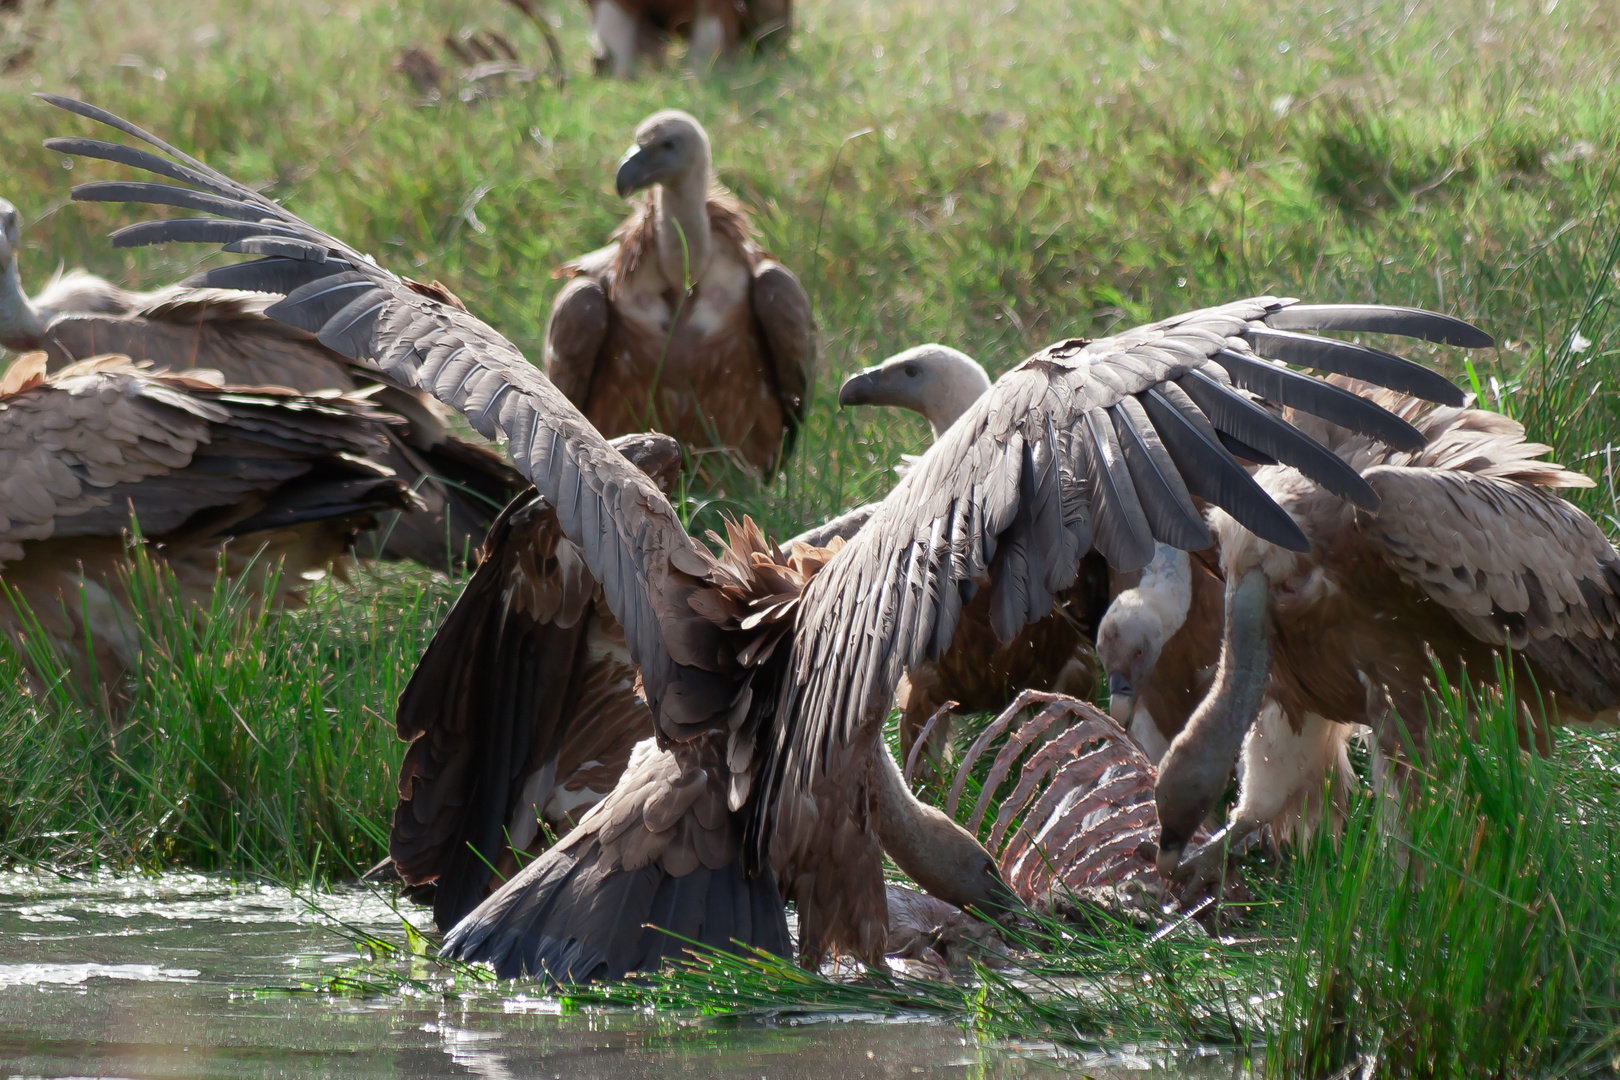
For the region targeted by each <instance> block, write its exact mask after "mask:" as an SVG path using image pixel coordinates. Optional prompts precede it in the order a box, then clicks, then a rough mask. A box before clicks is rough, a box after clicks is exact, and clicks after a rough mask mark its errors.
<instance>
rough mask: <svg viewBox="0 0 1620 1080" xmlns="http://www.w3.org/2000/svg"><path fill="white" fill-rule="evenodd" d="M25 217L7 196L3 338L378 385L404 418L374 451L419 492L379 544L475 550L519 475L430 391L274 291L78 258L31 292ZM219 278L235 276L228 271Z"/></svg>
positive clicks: (263, 377) (0, 281)
mask: <svg viewBox="0 0 1620 1080" xmlns="http://www.w3.org/2000/svg"><path fill="white" fill-rule="evenodd" d="M124 186H125V185H122V184H118V183H111V184H101V185H90V186H89V190H87V191H86V192H85V193H84V196H83V197H84V198H89V199H103V200H105V199H113V198H122V191H123V188H124ZM19 228H20V220H19V218H18V215H17V211H16V209H15V208H14V207H13V206H12V205H11V204H10V203H8V202H6V201H5V200H3V199H0V260H3V263H4V270H3V276H0V345H5V346H6V347H7V348H12V349H43V350H44V351H45V352H46V353H48V354H49V356H50V368H51V370H53V371H54V370H56V369H58V368H61V367H63V366H64V365H67V364H71V363H73V362H75V361H77V360H86V359H89V358H91V357H94V356H102V355H105V354H108V353H118V354H122V355H125V356H132V357H134V358H136V359H137V360H150V361H151V362H153V363H154V364H157V365H159V366H161V367H166V368H169V369H170V370H175V371H179V370H184V369H189V368H204V369H207V370H210V371H217V372H219V373H220V374H222V375H223V376H224V377H225V381H226V383H227V384H228V385H231V386H283V387H288V388H290V389H293V390H297V391H299V392H301V393H306V394H308V393H315V392H317V391H326V390H337V391H342V392H348V391H352V390H357V389H361V388H372V389H371V393H372V395H373V400H374V401H375V402H376V403H377V404H378V405H379V406H381V407H382V408H383V409H385V410H387V411H388V412H390V413H392V414H394V416H396V417H398V418H400V419H401V420H402V421H403V423H396V424H394V425H392V426H391V427H389V428H388V429H387V431H386V434H385V436H384V439H383V442H382V443H381V444H379V445H378V446H377V447H376V448H375V450H374V452H373V455H374V456H373V459H374V460H375V461H376V462H378V463H379V464H381V465H384V466H386V467H387V468H389V469H392V470H393V471H394V475H396V476H398V477H399V478H400V479H402V480H404V481H405V483H406V484H408V485H409V486H410V487H411V489H412V490H413V491H415V492H416V494H417V496H418V497H419V501H418V503H417V504H416V508H414V509H409V510H396V511H390V512H388V513H386V514H381V515H379V524H378V529H377V535H376V543H377V544H378V545H379V546H380V551H381V553H382V554H384V555H387V556H388V557H391V558H409V559H415V560H416V561H418V562H421V563H424V564H426V565H428V566H432V567H435V568H437V569H448V568H449V566H450V564H451V563H452V562H453V561H458V560H460V559H463V558H466V557H468V556H470V555H471V554H473V553H474V552H475V551H477V549H478V546H479V544H480V543H482V542H483V537H484V530H485V529H487V528H488V527H489V523H490V522H491V521H493V520H494V518H495V514H496V513H497V512H498V511H499V509H500V508H501V507H502V506H503V505H505V504H506V502H507V501H508V500H509V499H510V498H511V497H512V496H513V495H514V494H516V492H517V490H518V488H520V487H521V486H522V482H521V478H520V477H518V476H517V474H516V473H515V472H514V471H513V470H512V468H511V466H509V465H508V464H507V463H506V462H505V461H504V460H502V458H501V457H500V455H499V454H497V453H494V452H493V451H491V450H490V449H489V448H488V447H486V446H483V445H481V444H479V443H476V442H473V441H471V440H469V439H465V438H463V437H461V436H459V435H456V434H454V433H453V432H451V431H450V430H449V429H448V427H447V422H448V421H449V419H450V418H449V415H448V414H447V412H446V410H445V409H444V407H443V406H442V405H440V404H439V403H438V402H437V401H435V400H434V399H433V398H432V397H430V396H429V395H426V394H423V393H421V392H419V391H409V390H405V389H403V388H401V387H398V386H395V385H392V384H390V383H387V382H386V381H385V382H383V383H382V385H381V386H378V385H377V382H378V380H377V375H376V373H375V372H366V371H364V370H362V369H360V368H359V367H358V366H357V365H356V364H355V363H354V362H353V361H352V360H349V359H348V358H346V357H343V356H339V355H338V354H337V353H334V352H332V351H331V350H330V349H327V348H325V347H324V346H322V345H321V344H320V343H319V342H318V341H316V340H315V339H314V336H313V335H311V334H306V333H303V332H302V331H299V330H295V329H293V328H292V327H289V326H284V325H282V324H281V323H277V322H275V321H273V320H270V319H266V318H265V317H264V309H265V308H266V307H268V306H269V305H270V304H272V303H274V302H275V299H276V298H275V297H274V296H266V295H264V294H261V293H254V292H244V291H239V290H236V289H234V288H221V287H202V288H198V287H191V286H189V285H180V286H175V287H173V288H167V289H159V290H157V291H156V292H149V293H135V292H130V291H128V290H125V289H121V288H119V287H118V286H116V285H114V284H112V283H111V282H109V281H106V280H105V279H103V278H99V277H96V276H95V275H93V274H89V273H86V272H85V271H83V270H73V271H70V272H68V273H67V274H63V275H58V276H57V277H56V278H55V279H53V280H52V281H51V282H50V283H49V284H48V285H47V286H46V287H45V288H44V289H43V290H42V291H41V292H40V293H39V295H37V296H35V297H33V298H30V297H28V296H27V295H26V294H25V293H24V292H23V290H22V283H21V280H20V278H19V275H18V271H17V246H18V241H19V239H20V236H19ZM215 280H217V281H220V282H222V283H223V284H225V285H231V284H234V283H232V282H230V281H229V276H228V275H221V276H219V277H218V278H216V279H215ZM445 295H446V298H447V299H448V298H449V297H448V294H445ZM366 546H367V545H365V544H362V548H364V547H366Z"/></svg>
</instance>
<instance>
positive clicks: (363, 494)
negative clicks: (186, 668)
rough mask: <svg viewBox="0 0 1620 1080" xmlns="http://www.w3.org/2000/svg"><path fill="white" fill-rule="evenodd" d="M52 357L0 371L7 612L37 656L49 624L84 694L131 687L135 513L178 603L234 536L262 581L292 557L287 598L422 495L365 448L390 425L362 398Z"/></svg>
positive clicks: (232, 560) (0, 500) (28, 358)
mask: <svg viewBox="0 0 1620 1080" xmlns="http://www.w3.org/2000/svg"><path fill="white" fill-rule="evenodd" d="M45 361H46V357H45V354H44V353H42V352H33V353H27V354H25V355H24V356H22V357H21V358H19V359H18V360H16V361H14V362H13V363H12V365H11V367H10V368H9V369H8V370H7V372H6V374H5V378H4V379H3V380H0V585H3V586H4V588H5V591H6V593H7V596H6V598H5V600H3V601H0V628H3V632H4V633H5V635H6V637H7V638H8V639H9V640H11V641H12V642H13V643H14V644H17V645H18V646H19V651H20V653H21V655H23V656H25V657H28V656H30V655H31V653H32V648H31V644H33V645H37V644H38V643H39V641H38V638H39V635H40V634H41V633H42V634H43V636H44V637H45V638H46V639H48V641H49V643H50V645H51V647H52V650H53V651H54V652H55V653H56V654H57V656H58V657H59V658H62V659H64V660H65V661H66V662H67V666H68V667H70V668H71V670H72V671H73V673H74V675H75V677H76V678H77V679H78V681H79V684H80V689H81V691H83V692H84V695H85V698H86V700H95V699H96V695H97V693H98V692H99V691H100V690H101V689H105V691H106V693H107V695H108V698H109V700H112V701H117V700H119V699H120V698H121V696H122V693H123V688H122V676H123V675H124V674H125V673H126V672H128V671H130V670H131V669H133V668H134V667H135V666H136V662H137V658H138V649H139V635H138V633H137V630H136V621H135V618H134V617H133V615H132V613H131V612H132V605H133V603H134V600H133V599H132V597H131V595H130V589H131V587H132V586H131V584H130V579H129V575H128V571H127V567H128V565H129V551H128V545H129V542H130V541H129V538H128V537H127V536H126V534H127V533H128V531H129V528H130V517H131V515H132V514H133V515H134V517H135V520H136V523H137V524H138V525H139V528H140V530H141V535H142V536H143V538H144V539H145V541H146V542H147V543H148V544H150V545H151V548H150V550H151V551H152V554H153V556H154V557H155V558H156V559H157V560H158V561H159V563H160V564H161V565H163V566H164V567H166V568H167V569H169V570H171V571H172V572H173V573H174V576H175V579H176V584H177V586H178V588H179V590H180V595H179V599H180V600H181V602H182V603H183V604H185V605H186V606H188V607H192V606H198V605H200V606H201V607H202V608H204V609H206V608H207V607H208V597H209V595H210V593H211V592H212V590H213V588H214V584H215V577H216V573H217V570H218V566H219V558H220V554H221V552H222V551H223V552H224V554H225V557H226V561H225V571H226V573H227V574H229V575H230V576H231V577H232V578H233V579H235V578H241V577H243V576H244V575H246V577H247V582H248V584H247V588H249V589H250V590H252V591H254V592H262V590H263V589H264V587H265V584H266V581H267V579H268V578H269V577H270V575H271V574H272V573H273V572H275V570H276V569H277V565H278V564H279V565H280V576H279V578H277V580H276V589H275V593H274V595H273V596H271V597H270V600H271V602H272V603H281V602H284V601H286V600H288V599H295V598H296V594H297V590H298V589H299V587H300V586H302V585H303V584H305V583H306V580H307V578H308V576H309V575H310V574H312V573H315V572H318V571H320V570H322V569H323V568H325V567H326V565H327V564H328V563H330V562H331V561H332V560H334V559H336V558H338V557H339V556H341V555H342V554H343V553H344V552H345V551H346V550H348V548H349V546H350V545H351V544H352V543H353V541H354V537H355V534H356V533H357V532H358V531H359V530H361V529H362V528H367V527H370V526H372V525H374V524H375V520H374V517H375V515H376V514H378V513H380V512H382V511H385V510H399V509H406V508H409V507H410V506H411V505H412V504H413V496H412V495H411V493H410V491H409V490H408V489H407V488H406V486H405V484H404V483H403V482H401V481H400V480H398V479H395V478H393V477H390V476H388V475H387V474H386V472H385V471H384V470H380V469H378V468H377V467H375V466H373V465H372V464H371V463H370V462H369V461H368V460H367V458H368V457H370V456H373V455H375V454H376V453H378V452H379V451H380V449H381V447H382V445H383V440H384V437H385V435H384V431H385V429H384V425H383V423H382V418H381V417H380V416H378V415H377V413H376V412H375V410H374V409H373V407H372V406H371V405H370V403H369V402H367V401H365V400H363V399H361V398H357V397H353V396H345V397H339V396H335V395H331V396H326V397H321V398H311V397H305V396H303V395H300V394H295V393H293V392H292V391H289V390H277V389H266V388H262V387H256V388H235V387H228V386H225V385H223V383H222V381H221V380H220V377H219V375H218V373H217V372H208V371H192V372H187V373H185V374H171V373H168V372H154V371H152V370H151V369H150V368H149V367H148V366H147V365H144V364H138V363H135V362H134V361H131V360H129V359H128V358H127V357H121V356H115V357H104V358H102V359H99V360H86V361H81V362H79V363H76V364H72V365H69V366H68V367H66V368H63V369H62V370H60V371H57V372H55V373H54V374H49V375H47V374H46V371H45V366H46V365H45ZM18 600H21V601H22V603H23V607H24V608H25V609H26V612H25V611H24V610H19V606H18V604H17V602H16V601H18ZM29 614H31V615H32V619H33V620H37V626H35V627H33V628H31V627H30V625H29V624H30V619H29ZM45 674H46V673H45V672H42V671H37V670H36V671H32V672H31V673H30V678H31V679H32V680H35V681H36V683H37V680H38V679H39V678H40V677H42V676H44V675H45ZM97 683H99V684H100V686H99V687H98V686H97V685H96V684H97ZM40 688H41V687H40V686H39V685H36V686H35V689H36V690H38V689H40Z"/></svg>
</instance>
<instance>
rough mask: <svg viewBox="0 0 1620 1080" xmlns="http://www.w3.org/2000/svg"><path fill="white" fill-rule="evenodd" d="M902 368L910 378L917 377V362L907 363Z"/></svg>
mask: <svg viewBox="0 0 1620 1080" xmlns="http://www.w3.org/2000/svg"><path fill="white" fill-rule="evenodd" d="M901 370H902V371H904V372H905V373H906V378H908V379H915V378H916V377H917V365H916V364H907V365H906V366H905V367H904V368H902V369H901Z"/></svg>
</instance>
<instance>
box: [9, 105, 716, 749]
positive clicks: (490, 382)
mask: <svg viewBox="0 0 1620 1080" xmlns="http://www.w3.org/2000/svg"><path fill="white" fill-rule="evenodd" d="M41 97H43V98H44V99H45V100H46V101H49V102H50V103H51V104H53V105H56V106H58V107H59V108H62V109H65V110H67V111H68V112H73V113H77V114H78V115H80V116H84V117H88V118H90V119H92V120H95V121H97V122H99V123H102V124H105V125H107V126H109V127H112V128H115V129H117V130H118V131H121V132H123V133H124V134H126V135H129V136H132V137H134V138H136V139H139V140H141V141H142V142H145V143H146V144H148V145H149V146H151V147H154V148H156V150H157V151H159V153H153V152H151V151H149V150H145V149H142V148H139V147H135V146H129V145H124V144H119V143H111V142H104V141H102V140H98V139H87V138H67V139H51V140H48V141H47V146H49V147H50V148H52V149H54V150H57V151H59V152H62V153H66V154H72V155H77V156H81V157H92V158H101V159H104V160H109V161H115V162H118V163H120V164H123V165H129V166H133V167H134V168H137V169H142V170H145V171H147V172H150V173H155V174H158V175H160V176H164V177H168V178H170V179H173V180H178V181H180V182H182V183H185V184H189V185H191V187H185V188H183V187H177V186H174V185H168V184H158V183H140V184H126V185H124V186H123V187H122V188H121V189H120V194H121V196H122V197H124V198H127V199H129V200H131V201H139V202H147V203H152V204H159V205H171V206H184V207H190V208H194V209H197V210H201V211H203V212H206V213H214V214H218V215H222V216H221V217H196V218H171V219H164V220H154V221H145V222H140V223H138V224H135V225H131V226H128V227H126V228H124V229H121V230H119V231H118V232H116V233H114V234H113V244H114V246H117V247H135V246H141V245H146V244H157V243H167V242H185V243H218V244H222V245H223V246H224V250H226V251H228V252H232V253H239V254H249V255H257V256H260V258H258V259H256V260H254V261H252V262H248V263H242V264H238V265H235V266H231V267H228V268H225V269H226V270H228V274H218V273H217V272H211V273H210V275H209V281H210V282H211V283H214V284H220V285H226V284H228V285H229V286H230V287H233V288H246V289H250V290H255V291H262V292H277V293H281V294H283V299H282V300H281V301H279V302H278V303H276V304H275V305H274V306H272V307H270V308H269V309H268V310H267V311H266V313H265V314H266V315H267V316H269V317H270V318H272V319H275V320H277V321H279V322H283V323H286V324H287V325H289V326H292V327H295V328H297V329H300V330H305V331H308V332H310V333H313V334H315V336H316V338H317V340H319V341H320V342H321V344H323V345H325V346H326V347H327V348H329V349H332V350H333V351H334V352H337V353H338V354H340V355H342V356H346V357H350V358H352V359H356V360H365V361H369V362H371V363H374V364H375V365H376V366H377V367H378V368H379V369H380V370H381V371H382V373H383V375H385V376H386V377H387V378H389V379H391V380H393V381H395V382H397V383H400V384H401V385H404V386H409V387H420V388H422V389H423V390H426V391H428V392H429V393H431V394H432V395H433V396H434V397H437V398H438V399H439V400H441V401H443V402H445V403H446V404H448V405H451V406H452V407H454V408H456V409H459V410H460V411H461V412H462V413H464V414H465V415H466V416H467V418H468V419H469V420H470V421H471V422H472V424H473V427H474V428H475V429H476V430H477V431H478V432H479V433H480V434H482V435H484V436H485V437H486V438H492V439H494V438H503V439H505V440H506V446H507V452H508V454H509V455H510V456H511V458H512V461H513V463H514V464H515V465H516V466H517V469H518V471H519V472H520V473H522V474H523V475H524V476H525V477H526V478H527V479H528V480H529V481H530V482H531V483H533V484H534V485H535V488H536V489H537V491H538V493H539V496H540V497H541V498H542V499H544V500H545V502H546V504H547V505H548V506H550V507H552V508H553V510H554V512H555V514H556V517H557V525H558V528H559V529H560V530H561V532H562V535H563V536H564V537H566V538H567V539H568V541H569V542H570V543H572V544H574V545H576V546H577V547H578V548H579V549H580V551H581V552H582V554H583V557H584V561H585V566H586V570H587V571H588V572H589V573H590V575H591V577H592V578H594V579H595V580H596V581H597V582H598V584H599V585H600V586H601V588H602V593H603V598H604V599H605V600H606V603H607V607H608V609H609V610H610V611H611V612H612V614H613V616H614V618H615V619H616V620H617V621H618V623H619V625H620V626H621V627H622V628H623V631H624V636H625V643H626V646H627V648H628V651H629V654H630V658H631V660H632V662H633V663H634V664H635V665H636V667H637V669H638V670H639V672H640V675H641V681H642V685H643V688H644V689H645V692H646V698H647V703H648V705H649V707H650V708H651V710H652V712H653V715H654V717H655V718H656V721H657V723H658V726H659V730H660V732H661V733H662V734H663V735H664V736H665V737H666V738H669V739H673V740H676V741H683V740H687V739H691V738H693V737H695V736H697V735H700V734H703V733H705V732H708V731H711V730H713V729H714V728H716V727H718V726H721V725H723V724H725V722H726V717H727V715H728V714H729V712H730V709H731V706H732V704H733V701H732V693H733V686H732V680H731V679H730V678H728V677H727V674H726V673H725V672H723V671H722V670H720V669H721V668H723V667H724V666H725V665H726V663H727V656H726V652H725V650H724V648H723V647H722V641H721V637H720V630H719V629H718V627H716V626H715V624H713V623H712V622H709V621H708V620H706V619H704V618H702V617H700V616H698V615H696V614H694V613H693V612H692V610H691V607H690V605H689V604H688V603H687V600H688V598H689V597H690V595H691V594H692V593H693V592H694V591H695V590H696V589H698V588H700V587H701V582H702V580H703V579H704V578H705V577H706V576H707V575H708V574H709V573H710V571H711V569H712V567H713V566H714V560H713V557H712V556H711V555H710V554H709V552H708V551H707V549H705V548H704V547H703V546H702V545H700V544H698V543H697V542H696V541H695V540H693V539H692V538H691V537H689V536H688V535H687V534H686V531H685V529H684V528H683V527H682V525H681V521H680V519H679V517H678V516H677V515H676V514H675V512H674V510H673V508H671V506H670V504H669V501H668V500H667V499H666V498H665V497H664V494H663V492H661V491H659V490H658V485H657V484H655V483H654V482H653V481H652V480H651V479H650V478H649V477H647V475H646V474H644V473H643V472H641V471H640V470H639V469H637V468H635V467H634V466H633V465H631V464H630V463H629V462H628V461H626V460H625V458H624V456H623V455H621V454H620V453H619V452H618V451H617V450H615V449H614V448H613V447H612V446H610V445H609V444H608V442H607V441H606V440H605V439H603V438H602V436H601V435H600V434H598V433H597V431H596V429H595V428H593V427H592V426H591V425H590V423H589V422H588V421H587V420H586V419H585V417H584V416H583V415H581V414H580V412H579V410H578V409H577V408H575V407H574V405H573V404H572V403H571V402H570V401H569V400H568V399H567V397H566V396H565V395H564V394H563V393H562V392H561V391H559V390H558V389H557V387H556V386H554V385H553V384H552V383H551V381H550V380H549V379H547V378H546V377H545V376H544V375H543V374H542V373H541V372H540V370H539V369H538V368H536V367H535V366H534V365H533V364H531V363H529V361H528V360H527V359H526V358H525V357H524V356H523V354H522V352H521V351H519V349H518V348H517V346H515V345H513V344H512V343H511V342H510V341H507V340H506V339H505V338H504V337H502V336H501V335H500V334H499V333H497V332H496V331H495V330H493V329H491V328H490V327H489V326H488V325H486V324H485V323H483V322H481V321H479V320H478V319H477V318H475V317H473V316H472V315H470V314H469V313H468V312H467V311H466V310H465V309H464V308H462V307H461V306H460V305H459V304H456V303H452V302H450V301H449V300H447V299H446V298H444V295H443V293H442V290H435V289H432V288H430V287H425V286H420V285H417V284H415V283H413V282H409V281H406V280H404V279H402V278H400V277H397V276H396V275H394V274H392V273H389V272H388V271H387V270H384V269H382V268H381V267H379V266H378V265H377V264H376V263H375V262H374V261H372V259H370V258H369V257H368V256H365V255H362V254H361V253H360V252H358V251H356V250H354V249H353V248H351V247H349V246H348V245H347V244H344V243H343V242H342V241H340V240H337V239H335V238H334V237H332V236H329V235H327V234H326V233H324V232H322V231H321V230H319V229H317V228H315V227H314V226H312V225H310V224H309V223H307V222H305V221H303V220H302V219H300V218H299V217H297V216H296V215H294V214H292V213H291V212H289V211H287V210H285V209H283V208H282V207H280V206H278V205H277V204H275V203H274V202H271V201H270V200H269V199H266V198H264V197H263V196H261V195H259V194H258V193H256V192H254V191H252V190H250V189H248V188H246V187H244V186H242V185H241V184H238V183H237V182H236V181H234V180H232V179H230V178H229V177H227V176H225V175H224V174H223V173H220V172H218V171H216V170H214V169H212V168H210V167H208V166H207V165H204V164H203V163H202V162H200V161H197V160H196V159H195V158H192V157H190V156H189V155H187V154H185V153H183V152H181V151H179V150H177V149H175V148H174V147H172V146H170V145H169V144H167V143H165V142H163V141H162V140H160V139H158V138H157V137H156V136H153V135H151V134H150V133H148V132H145V131H142V130H141V129H140V128H138V127H135V126H134V125H133V124H130V123H129V122H128V121H125V120H123V119H120V118H119V117H117V116H114V115H113V114H112V113H109V112H107V111H105V110H103V109H100V108H97V107H96V106H93V105H89V104H86V103H84V102H80V101H76V100H74V99H71V98H64V97H60V96H58V95H50V94H46V95H41ZM194 189H200V190H194ZM75 190H76V191H77V189H75ZM98 194H99V192H98Z"/></svg>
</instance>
